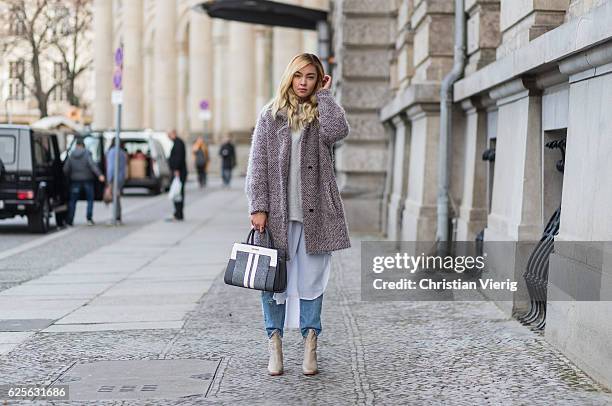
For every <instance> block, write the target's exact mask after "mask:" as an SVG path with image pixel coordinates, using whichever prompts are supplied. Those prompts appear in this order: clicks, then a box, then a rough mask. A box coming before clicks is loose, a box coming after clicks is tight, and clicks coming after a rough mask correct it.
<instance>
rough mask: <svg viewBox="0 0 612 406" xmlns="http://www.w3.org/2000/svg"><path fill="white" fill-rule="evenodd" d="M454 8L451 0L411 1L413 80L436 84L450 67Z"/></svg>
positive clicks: (451, 64) (452, 46)
mask: <svg viewBox="0 0 612 406" xmlns="http://www.w3.org/2000/svg"><path fill="white" fill-rule="evenodd" d="M454 10H455V4H454V2H453V1H436V0H414V11H413V13H412V17H411V20H410V24H411V26H412V29H413V30H414V32H415V34H414V62H413V63H414V68H415V72H414V78H413V81H414V82H416V83H432V82H437V83H439V82H441V81H442V79H444V76H445V75H446V73H447V72H450V70H451V69H452V66H453V49H454V40H455V35H454V28H453V27H454V25H455V24H454V18H455V15H454Z"/></svg>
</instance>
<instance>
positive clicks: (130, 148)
mask: <svg viewBox="0 0 612 406" xmlns="http://www.w3.org/2000/svg"><path fill="white" fill-rule="evenodd" d="M159 134H160V133H154V132H152V131H137V130H133V131H122V132H121V134H120V139H121V144H122V145H123V148H124V149H125V150H126V152H127V154H128V171H127V179H126V181H125V184H124V188H147V189H149V191H150V192H151V193H153V194H160V193H161V192H162V191H166V190H168V189H169V188H170V182H171V180H172V174H171V171H170V167H169V166H168V161H167V158H166V154H165V152H164V147H163V145H162V143H161V142H160V141H159V140H158V139H157V137H159ZM114 137H115V133H114V132H112V131H107V132H104V141H105V145H106V149H107V150H108V147H110V143H111V141H112V139H113V138H114Z"/></svg>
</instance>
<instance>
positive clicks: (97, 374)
mask: <svg viewBox="0 0 612 406" xmlns="http://www.w3.org/2000/svg"><path fill="white" fill-rule="evenodd" d="M220 362H221V361H220V360H217V361H212V360H202V359H162V360H133V361H97V362H92V363H86V364H76V365H75V366H73V367H72V368H70V369H69V370H68V371H66V372H65V373H64V374H63V375H62V376H61V377H60V378H59V379H58V381H57V382H56V383H57V384H60V385H61V384H68V385H69V394H70V400H106V399H154V398H162V399H175V398H180V397H184V396H194V395H205V394H206V392H207V391H208V388H209V387H210V385H211V383H212V381H213V378H214V377H215V372H216V371H217V367H218V366H219V363H220Z"/></svg>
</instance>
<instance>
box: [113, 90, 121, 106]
mask: <svg viewBox="0 0 612 406" xmlns="http://www.w3.org/2000/svg"><path fill="white" fill-rule="evenodd" d="M111 102H112V103H113V104H114V105H118V104H123V91H122V90H113V93H112V94H111Z"/></svg>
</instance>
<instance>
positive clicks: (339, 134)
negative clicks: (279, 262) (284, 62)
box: [245, 89, 351, 260]
mask: <svg viewBox="0 0 612 406" xmlns="http://www.w3.org/2000/svg"><path fill="white" fill-rule="evenodd" d="M315 95H316V97H317V102H318V110H319V120H316V119H315V120H314V121H313V122H311V123H310V124H308V125H307V126H306V128H305V129H304V132H303V135H302V139H301V165H300V166H301V169H300V172H301V176H302V207H303V210H304V213H303V217H304V219H303V225H304V236H305V240H306V252H307V253H308V254H318V253H327V252H330V251H335V250H340V249H344V248H349V247H350V246H351V244H350V239H349V234H348V228H347V223H346V218H345V215H344V207H343V205H342V199H341V198H340V193H339V191H338V186H337V185H336V180H335V176H334V171H333V163H332V158H331V153H330V148H331V146H332V145H333V144H334V143H335V142H337V141H340V140H341V139H343V138H345V137H346V136H347V135H348V133H349V126H348V123H347V121H346V116H345V113H344V109H342V107H340V106H339V105H338V104H337V103H336V101H335V100H334V98H333V96H332V95H331V93H330V91H329V90H327V89H320V90H318V91H317V92H316V94H315ZM290 155H291V130H290V128H289V122H288V120H287V113H286V112H285V111H279V112H278V113H277V115H276V119H273V118H272V112H271V109H270V105H268V106H266V107H264V109H263V110H262V112H261V114H260V116H259V119H258V120H257V124H256V125H255V131H254V133H253V139H252V143H251V151H250V154H249V163H248V168H247V177H246V185H245V192H246V195H247V198H248V201H249V213H250V214H253V213H254V212H257V211H262V212H267V214H268V219H267V228H268V231H269V232H270V233H271V234H272V238H273V240H274V245H275V247H276V248H277V249H279V251H280V253H281V255H284V256H285V259H286V260H290V258H289V255H288V253H287V241H288V235H287V230H288V226H289V213H288V212H289V210H288V196H287V193H288V179H289V161H290ZM264 235H265V234H263V233H259V232H255V243H256V244H258V245H263V244H264V243H265V237H264Z"/></svg>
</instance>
